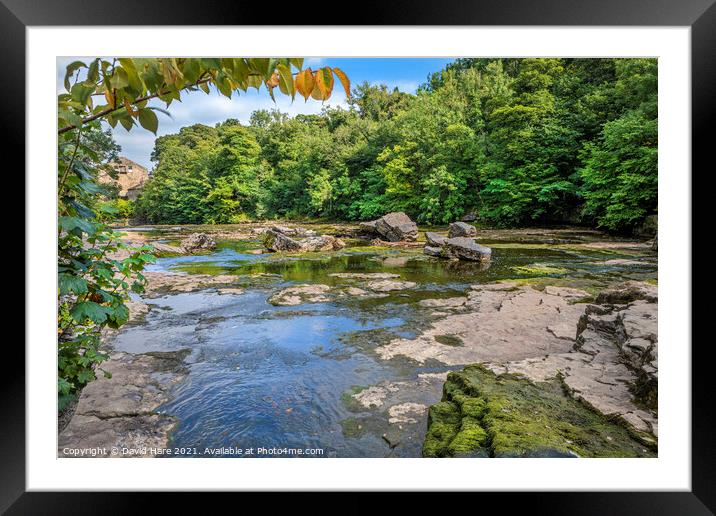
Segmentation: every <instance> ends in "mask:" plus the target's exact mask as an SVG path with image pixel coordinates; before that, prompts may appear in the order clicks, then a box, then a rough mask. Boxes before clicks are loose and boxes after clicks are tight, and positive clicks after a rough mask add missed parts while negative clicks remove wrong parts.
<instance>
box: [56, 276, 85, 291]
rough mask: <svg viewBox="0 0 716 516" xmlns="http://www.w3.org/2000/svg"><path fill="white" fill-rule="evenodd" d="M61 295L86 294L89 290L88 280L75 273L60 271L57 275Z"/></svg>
mask: <svg viewBox="0 0 716 516" xmlns="http://www.w3.org/2000/svg"><path fill="white" fill-rule="evenodd" d="M57 280H58V283H59V287H60V295H63V296H64V295H66V294H69V293H74V294H78V295H79V294H84V293H86V292H87V281H86V280H84V279H82V278H80V277H78V276H75V275H73V274H67V273H60V274H58V275H57Z"/></svg>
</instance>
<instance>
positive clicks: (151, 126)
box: [139, 108, 159, 135]
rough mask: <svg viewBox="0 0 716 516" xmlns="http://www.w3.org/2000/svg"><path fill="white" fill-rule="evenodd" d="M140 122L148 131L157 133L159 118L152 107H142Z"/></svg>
mask: <svg viewBox="0 0 716 516" xmlns="http://www.w3.org/2000/svg"><path fill="white" fill-rule="evenodd" d="M139 124H140V125H141V126H142V127H144V128H145V129H146V130H147V131H151V132H153V133H154V134H155V135H156V134H157V128H158V127H159V120H158V119H157V115H156V114H155V113H154V111H152V110H151V109H147V108H145V109H142V110H141V111H140V112H139Z"/></svg>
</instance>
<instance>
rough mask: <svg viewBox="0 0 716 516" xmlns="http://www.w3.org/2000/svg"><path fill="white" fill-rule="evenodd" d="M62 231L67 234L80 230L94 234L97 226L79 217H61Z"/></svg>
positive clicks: (59, 220)
mask: <svg viewBox="0 0 716 516" xmlns="http://www.w3.org/2000/svg"><path fill="white" fill-rule="evenodd" d="M58 223H59V226H60V229H62V230H64V231H67V232H75V233H77V231H78V230H79V231H80V232H84V233H94V232H95V224H94V223H92V222H90V221H88V220H84V219H81V218H78V217H60V218H59V219H58Z"/></svg>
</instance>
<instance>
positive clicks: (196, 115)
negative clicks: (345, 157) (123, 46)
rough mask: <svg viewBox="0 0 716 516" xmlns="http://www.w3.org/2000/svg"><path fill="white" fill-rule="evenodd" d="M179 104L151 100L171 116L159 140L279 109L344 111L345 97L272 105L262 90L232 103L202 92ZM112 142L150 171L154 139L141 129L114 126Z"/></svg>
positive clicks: (281, 99)
mask: <svg viewBox="0 0 716 516" xmlns="http://www.w3.org/2000/svg"><path fill="white" fill-rule="evenodd" d="M182 99H183V100H182V102H176V101H175V102H172V104H171V105H170V106H169V107H168V108H167V107H166V105H165V104H164V103H163V102H161V101H159V100H154V101H152V102H151V104H150V105H154V106H158V107H161V108H163V109H164V108H165V109H166V110H167V111H169V113H171V115H172V117H173V118H172V119H169V118H168V117H167V116H165V115H163V114H162V113H159V114H158V115H157V116H158V117H159V130H158V131H157V134H158V135H159V136H162V135H165V134H172V133H177V132H179V129H181V128H182V127H185V126H188V125H193V124H204V125H208V126H214V125H216V124H217V123H219V122H223V121H224V120H226V119H228V118H235V119H237V120H239V121H240V122H242V123H245V124H248V122H249V120H250V117H251V113H253V112H254V111H256V110H259V109H269V110H270V109H278V110H280V111H282V112H284V113H288V114H289V115H290V116H295V115H298V114H318V113H320V112H321V110H322V109H323V108H324V107H342V108H345V109H347V108H348V103H347V102H346V95H345V93H344V92H343V91H340V88H339V89H336V90H335V91H334V94H333V95H332V96H331V98H330V99H329V100H328V101H327V102H325V103H323V104H322V103H321V102H317V101H315V100H312V99H309V100H308V102H304V100H303V97H301V96H300V95H299V96H297V98H296V99H295V100H294V101H293V102H291V99H290V97H287V96H285V95H281V94H279V93H277V94H276V102H275V103H274V102H273V101H272V100H271V98H270V97H269V95H268V93H267V92H266V90H265V89H261V90H260V91H258V92H257V91H256V90H250V91H248V92H246V93H242V94H240V95H238V96H237V95H236V94H234V95H232V97H231V99H228V98H226V97H224V96H223V95H220V94H219V93H218V92H216V91H214V90H212V92H211V93H210V94H209V95H207V94H205V93H204V92H200V91H197V92H189V93H186V94H184V95H183V96H182ZM113 134H114V138H115V140H116V141H117V143H118V144H119V145H121V146H122V155H123V156H127V157H128V158H129V159H131V160H133V161H136V162H137V163H139V164H141V165H144V166H145V167H149V166H150V165H151V163H150V161H149V157H150V155H151V153H152V150H153V149H154V140H155V136H154V135H153V134H152V133H150V132H148V131H145V130H144V129H142V128H141V127H135V128H134V129H132V131H130V132H127V131H126V130H125V129H124V128H122V127H120V126H117V127H116V128H115V129H114V130H113Z"/></svg>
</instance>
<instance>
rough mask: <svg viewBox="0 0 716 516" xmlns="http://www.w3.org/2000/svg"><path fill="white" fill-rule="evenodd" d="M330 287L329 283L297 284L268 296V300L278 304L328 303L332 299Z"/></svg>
mask: <svg viewBox="0 0 716 516" xmlns="http://www.w3.org/2000/svg"><path fill="white" fill-rule="evenodd" d="M330 289H331V287H329V286H328V285H296V286H294V287H288V288H285V289H283V290H281V291H279V292H277V293H276V294H274V295H273V296H271V297H270V298H268V302H269V303H271V304H272V305H278V306H295V305H300V304H303V303H326V302H328V301H330V300H331V296H330Z"/></svg>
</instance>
